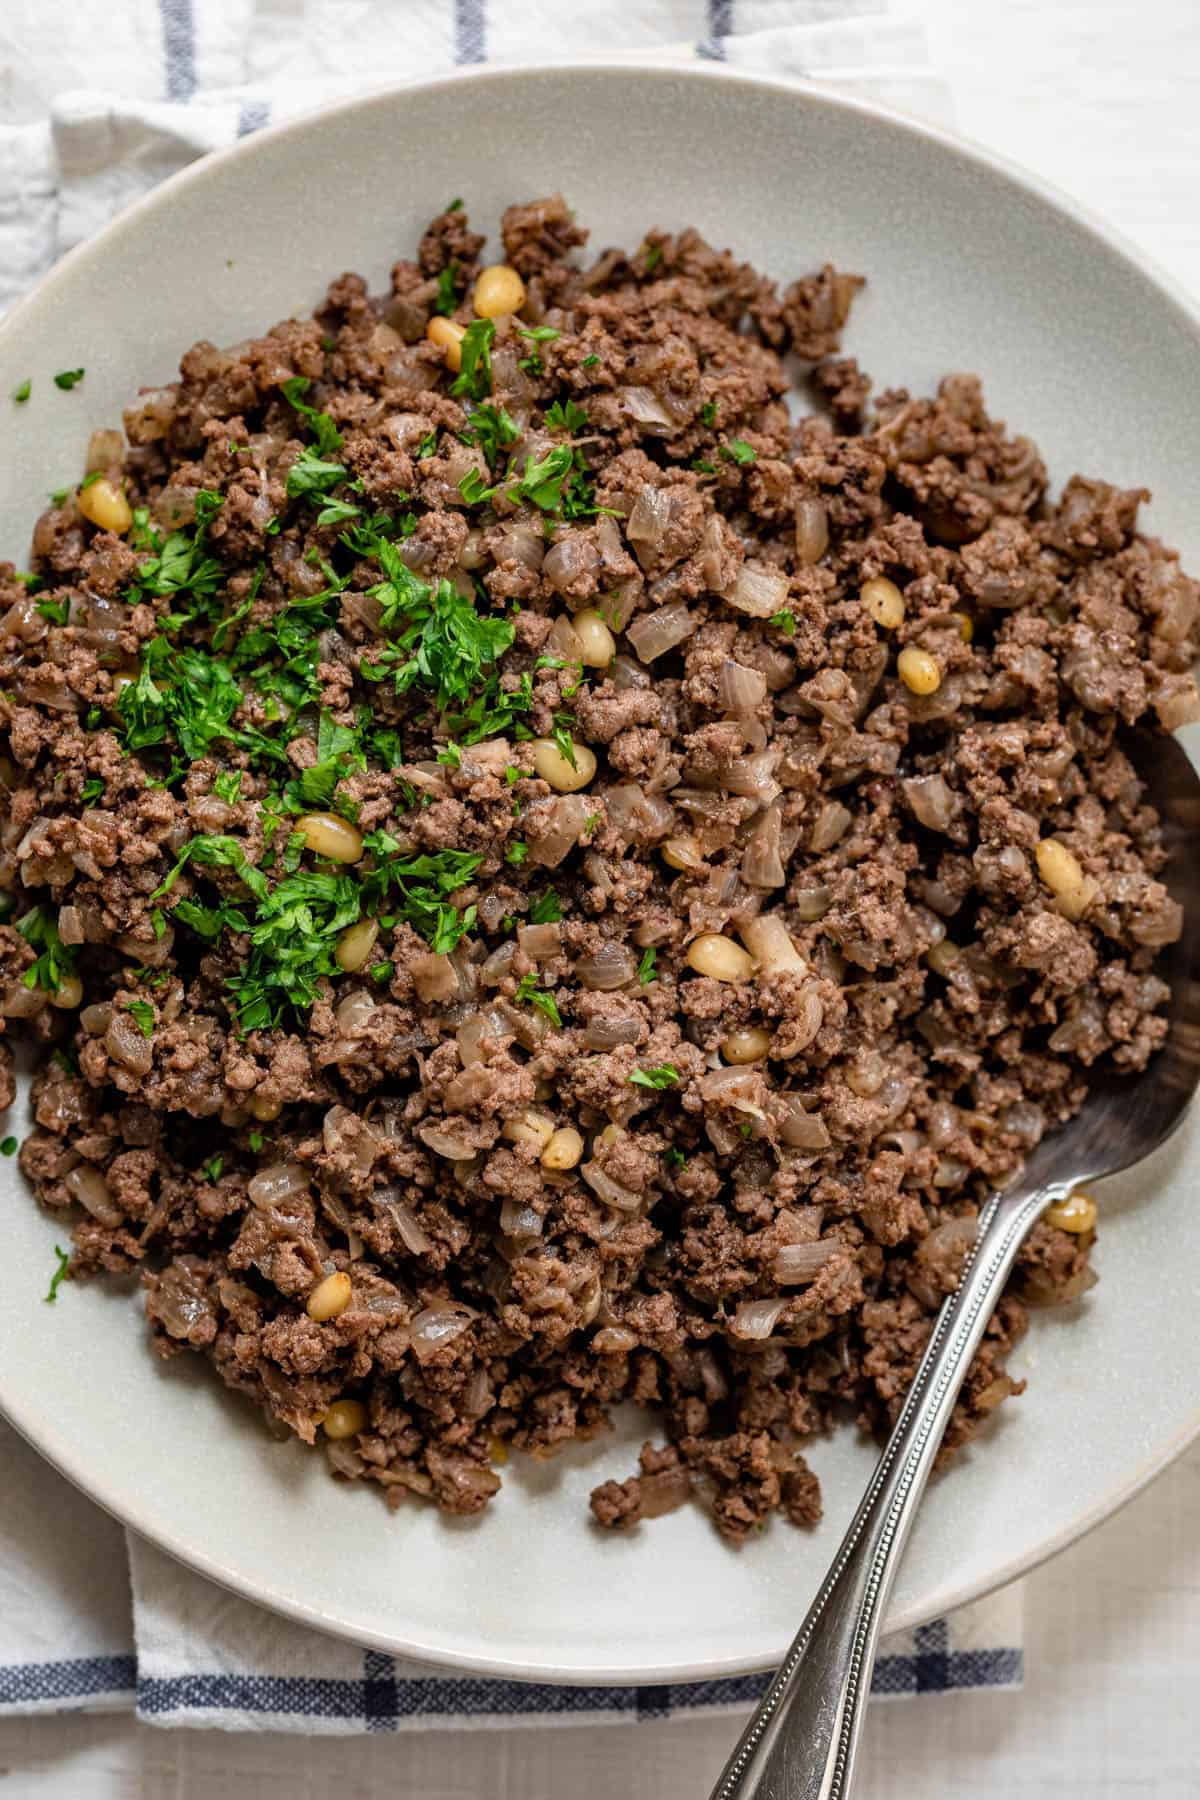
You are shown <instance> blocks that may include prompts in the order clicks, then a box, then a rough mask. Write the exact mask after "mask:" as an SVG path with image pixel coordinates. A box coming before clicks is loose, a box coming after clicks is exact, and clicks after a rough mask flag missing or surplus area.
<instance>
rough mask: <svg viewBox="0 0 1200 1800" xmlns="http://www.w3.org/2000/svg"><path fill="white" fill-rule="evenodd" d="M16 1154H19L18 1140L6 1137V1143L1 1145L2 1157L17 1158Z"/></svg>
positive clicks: (0, 1153) (0, 1152) (0, 1154)
mask: <svg viewBox="0 0 1200 1800" xmlns="http://www.w3.org/2000/svg"><path fill="white" fill-rule="evenodd" d="M16 1153H17V1140H16V1138H15V1137H6V1138H5V1140H4V1142H3V1143H2V1144H0V1156H15V1155H16Z"/></svg>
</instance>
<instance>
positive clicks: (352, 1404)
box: [321, 1400, 367, 1443]
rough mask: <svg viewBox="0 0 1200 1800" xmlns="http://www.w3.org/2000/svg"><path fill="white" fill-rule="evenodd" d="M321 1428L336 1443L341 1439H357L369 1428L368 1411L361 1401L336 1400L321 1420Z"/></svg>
mask: <svg viewBox="0 0 1200 1800" xmlns="http://www.w3.org/2000/svg"><path fill="white" fill-rule="evenodd" d="M321 1428H322V1430H323V1431H324V1433H325V1436H326V1437H327V1438H332V1439H333V1440H334V1442H335V1443H336V1442H337V1441H338V1440H339V1439H340V1438H350V1437H357V1436H358V1434H359V1432H360V1431H365V1430H366V1428H367V1409H366V1407H365V1406H364V1405H363V1403H362V1401H361V1400H335V1401H334V1402H333V1405H332V1406H331V1407H330V1408H329V1411H328V1412H327V1413H326V1414H325V1417H324V1418H323V1419H322V1420H321Z"/></svg>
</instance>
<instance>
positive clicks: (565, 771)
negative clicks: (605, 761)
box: [533, 738, 596, 794]
mask: <svg viewBox="0 0 1200 1800" xmlns="http://www.w3.org/2000/svg"><path fill="white" fill-rule="evenodd" d="M571 747H572V749H573V751H574V753H575V767H574V768H572V767H571V764H570V760H569V759H568V758H567V757H565V756H564V755H563V753H562V751H561V750H560V749H559V747H558V745H557V744H556V743H555V742H554V740H553V739H552V738H535V739H534V744H533V766H534V768H535V769H536V770H537V772H538V774H539V775H540V776H541V778H542V780H543V781H545V782H548V783H549V785H550V786H551V787H552V788H553V789H554V791H555V793H557V794H577V793H578V792H579V790H580V788H584V787H586V786H587V784H588V782H589V781H590V780H591V779H592V776H593V775H594V774H595V773H596V758H595V755H594V753H593V752H592V751H591V750H589V749H588V747H587V745H586V744H573V745H572V746H571Z"/></svg>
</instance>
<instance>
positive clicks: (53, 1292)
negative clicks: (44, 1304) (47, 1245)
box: [45, 1244, 71, 1300]
mask: <svg viewBox="0 0 1200 1800" xmlns="http://www.w3.org/2000/svg"><path fill="white" fill-rule="evenodd" d="M54 1254H55V1256H57V1258H58V1267H57V1269H55V1271H54V1273H53V1275H52V1276H51V1277H50V1286H49V1288H48V1289H47V1291H46V1295H45V1298H46V1299H47V1300H57V1299H58V1289H59V1284H60V1283H61V1281H62V1279H63V1277H64V1276H65V1274H66V1272H67V1270H68V1269H69V1268H70V1266H71V1258H70V1257H69V1256H68V1255H67V1253H66V1251H65V1250H62V1249H60V1248H59V1246H58V1245H57V1244H55V1246H54Z"/></svg>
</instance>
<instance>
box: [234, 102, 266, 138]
mask: <svg viewBox="0 0 1200 1800" xmlns="http://www.w3.org/2000/svg"><path fill="white" fill-rule="evenodd" d="M270 120H271V103H270V101H269V100H243V101H242V104H241V106H240V108H239V109H238V123H237V134H238V136H239V137H240V138H244V137H249V136H250V133H251V132H252V131H261V130H262V128H263V126H264V125H267V124H269V123H270Z"/></svg>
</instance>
